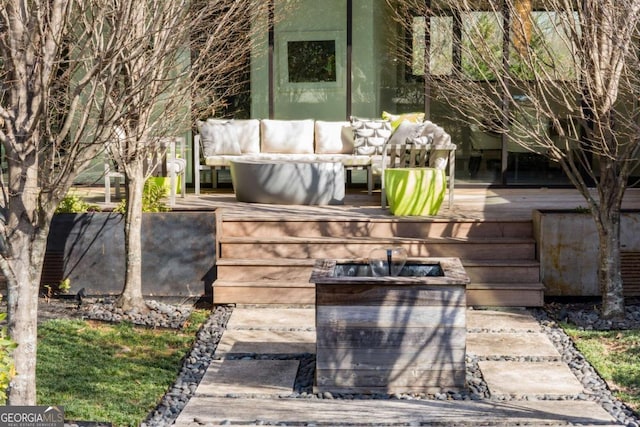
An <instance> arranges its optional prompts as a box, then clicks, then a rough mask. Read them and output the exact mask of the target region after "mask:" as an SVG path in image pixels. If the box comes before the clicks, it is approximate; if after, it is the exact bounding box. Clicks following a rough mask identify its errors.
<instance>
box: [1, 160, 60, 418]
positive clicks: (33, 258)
mask: <svg viewBox="0 0 640 427" xmlns="http://www.w3.org/2000/svg"><path fill="white" fill-rule="evenodd" d="M12 158H14V154H13V153H8V159H9V162H10V164H11V159H12ZM23 162H24V164H28V165H31V166H29V167H23V168H22V169H20V168H17V167H15V166H14V167H11V168H10V169H9V188H10V190H11V197H10V199H9V203H8V213H9V214H8V218H7V225H8V228H9V229H10V230H12V232H11V233H10V234H9V235H8V236H7V237H6V238H7V252H6V253H4V254H3V259H2V272H3V274H4V275H5V277H6V279H7V326H8V332H9V336H10V337H11V339H12V340H13V341H15V342H16V344H17V345H18V346H17V348H16V349H15V350H14V352H13V360H14V365H15V369H16V376H15V377H14V378H13V379H12V381H11V385H10V389H9V395H8V401H7V403H8V404H9V405H13V406H16V405H18V406H25V405H27V406H28V405H35V404H36V356H37V340H38V329H37V328H38V294H39V289H40V277H41V274H42V265H43V263H44V255H45V249H46V245H47V235H48V232H49V226H50V223H51V217H52V215H53V209H52V208H51V207H47V206H41V205H39V204H38V200H39V198H38V190H39V187H38V185H37V182H38V162H37V158H36V155H35V153H34V154H32V155H28V156H26V158H25V159H24V161H23ZM47 209H51V212H46V210H47Z"/></svg>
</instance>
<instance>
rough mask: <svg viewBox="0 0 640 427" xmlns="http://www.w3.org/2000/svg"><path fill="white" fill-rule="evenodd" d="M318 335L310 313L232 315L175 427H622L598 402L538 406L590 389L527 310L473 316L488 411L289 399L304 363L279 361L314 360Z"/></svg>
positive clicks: (482, 405) (474, 406) (471, 337)
mask: <svg viewBox="0 0 640 427" xmlns="http://www.w3.org/2000/svg"><path fill="white" fill-rule="evenodd" d="M314 326H315V312H314V309H313V308H309V309H306V308H302V309H300V308H295V309H294V308H256V307H247V308H236V309H234V311H233V314H232V316H231V319H230V321H229V324H228V325H227V330H226V331H225V333H224V335H223V337H222V340H221V342H220V344H219V346H218V350H217V351H216V354H215V355H214V356H215V358H216V360H215V361H214V362H213V363H212V364H211V366H210V367H209V369H208V371H207V373H206V374H205V376H204V378H203V379H202V381H201V383H200V385H199V387H198V389H197V391H196V393H195V395H194V396H193V397H192V398H191V400H190V401H189V403H188V404H187V406H186V407H185V408H184V409H183V411H182V413H181V414H180V416H179V417H178V419H177V420H176V423H175V425H177V426H202V425H259V424H276V423H278V425H316V426H318V425H358V424H360V425H376V424H377V425H479V424H481V425H516V424H517V425H536V426H537V425H581V426H586V425H593V426H607V425H618V424H617V423H616V421H615V420H614V419H613V418H612V417H611V415H609V414H608V413H607V412H606V411H605V410H604V409H603V408H602V407H600V406H599V405H598V404H597V403H595V402H590V401H583V400H537V399H538V398H539V396H541V395H544V396H548V397H553V395H558V396H566V395H578V394H580V393H584V389H583V387H582V385H581V384H580V382H579V381H578V380H577V378H576V377H575V376H574V375H573V374H572V372H571V370H570V369H569V367H568V366H567V365H566V364H565V363H562V362H561V361H560V355H559V353H558V351H557V350H556V349H555V347H554V346H553V344H552V343H551V341H550V340H549V339H548V337H547V336H546V335H545V334H544V332H542V331H541V328H540V325H539V324H538V322H537V321H536V320H535V319H534V318H533V317H532V316H531V315H530V314H529V313H528V312H526V311H525V310H510V311H502V310H501V311H484V310H468V311H467V329H468V331H469V332H468V334H467V353H469V354H474V355H476V356H479V357H480V361H479V363H478V365H479V367H480V370H481V371H482V374H483V377H484V380H485V382H486V383H487V386H488V388H489V390H490V392H491V395H492V399H491V400H483V401H439V400H399V399H389V400H385V399H375V400H369V399H356V400H342V399H317V398H292V397H289V396H290V395H291V393H292V392H293V387H294V382H295V379H296V374H297V370H298V366H299V361H298V360H281V359H278V358H277V357H276V356H277V355H282V354H298V353H314V352H315V332H314ZM247 353H251V354H252V355H253V356H254V357H247V358H244V357H242V355H243V354H247ZM255 355H260V356H259V357H255ZM272 356H273V358H272ZM505 356H507V359H509V358H510V357H509V356H511V357H513V359H515V360H503V358H504V357H505ZM523 357H524V359H525V360H528V359H527V358H526V357H529V358H531V359H532V361H530V362H529V361H522V359H523ZM500 396H509V397H514V396H515V397H517V399H515V400H513V399H512V400H505V401H501V400H500Z"/></svg>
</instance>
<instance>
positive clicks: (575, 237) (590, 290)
mask: <svg viewBox="0 0 640 427" xmlns="http://www.w3.org/2000/svg"><path fill="white" fill-rule="evenodd" d="M533 226H534V235H535V237H536V241H537V256H538V259H539V261H540V277H541V280H542V282H543V283H544V285H545V295H546V296H599V295H600V289H599V286H598V247H599V245H598V232H597V230H596V225H595V222H594V221H593V218H592V216H591V214H589V213H579V212H574V211H560V210H553V211H551V210H536V211H534V213H533ZM620 240H621V246H622V247H621V250H622V251H627V252H636V251H640V212H623V213H622V218H621V230H620Z"/></svg>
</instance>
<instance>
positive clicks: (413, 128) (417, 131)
mask: <svg viewBox="0 0 640 427" xmlns="http://www.w3.org/2000/svg"><path fill="white" fill-rule="evenodd" d="M424 127H425V125H424V123H411V122H410V121H408V120H405V121H403V122H402V123H400V125H399V126H398V127H397V128H396V130H395V132H393V135H391V138H390V139H389V144H406V143H407V141H409V142H410V143H411V142H412V141H413V140H414V139H415V138H418V137H419V136H420V135H422V131H423V130H424Z"/></svg>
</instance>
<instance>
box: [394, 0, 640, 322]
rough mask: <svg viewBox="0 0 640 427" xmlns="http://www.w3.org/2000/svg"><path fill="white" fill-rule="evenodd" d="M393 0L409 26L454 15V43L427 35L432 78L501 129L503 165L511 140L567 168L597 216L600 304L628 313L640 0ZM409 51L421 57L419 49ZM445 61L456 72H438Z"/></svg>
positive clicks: (458, 106) (439, 93)
mask: <svg viewBox="0 0 640 427" xmlns="http://www.w3.org/2000/svg"><path fill="white" fill-rule="evenodd" d="M387 1H388V3H389V4H390V5H391V6H392V8H393V10H395V11H396V17H397V18H398V19H397V22H398V23H399V24H400V27H402V28H403V29H404V31H405V32H406V31H411V32H413V33H415V30H416V28H417V27H416V25H418V26H420V22H422V29H423V31H425V28H426V29H429V28H430V27H429V26H428V25H427V26H425V24H424V23H426V22H431V21H432V20H433V19H436V17H438V16H447V17H449V19H451V20H452V22H453V24H452V27H453V31H452V32H451V35H450V37H449V39H450V40H451V41H452V42H451V43H444V44H439V45H438V44H434V43H429V38H428V37H426V38H424V39H422V40H421V41H422V47H423V48H424V49H425V51H424V52H423V53H422V59H423V61H422V63H421V64H420V66H421V67H422V70H423V73H424V76H425V84H426V85H428V86H427V87H428V88H431V89H432V90H433V93H434V95H435V96H436V97H437V98H440V99H442V100H444V101H446V103H447V105H449V106H450V107H451V108H452V109H453V110H454V111H455V112H456V113H457V114H456V115H457V117H456V118H455V119H456V120H459V122H460V123H466V124H474V125H477V126H479V127H481V128H483V127H484V128H485V129H486V128H487V127H492V128H493V130H494V131H497V132H500V133H501V134H502V135H503V150H502V153H503V160H502V162H503V163H502V169H503V170H505V169H506V165H507V164H506V154H507V151H506V148H505V147H507V146H508V144H513V143H515V144H518V145H520V146H522V147H524V148H525V149H527V150H530V151H532V152H535V153H539V154H542V155H544V156H547V157H548V158H549V159H551V160H552V161H553V162H557V163H558V164H559V165H560V166H561V167H562V170H563V171H564V173H565V174H566V176H567V177H568V179H569V180H570V181H571V182H572V183H573V185H574V186H575V187H576V188H577V189H578V190H579V192H580V193H581V194H582V196H583V197H584V198H585V200H586V202H587V204H588V208H589V210H590V212H591V215H592V217H593V219H594V221H595V223H596V226H597V230H598V235H599V242H598V243H599V277H598V281H599V284H600V289H601V292H602V298H603V309H602V313H601V314H602V316H603V317H608V318H611V317H616V316H620V315H623V314H624V297H623V292H622V278H621V272H620V271H621V269H620V210H621V203H622V199H623V196H624V193H625V189H626V188H627V185H628V181H629V179H630V176H631V173H632V172H633V171H634V169H635V168H636V167H637V166H638V151H639V150H640V144H639V142H640V128H639V126H638V114H639V112H640V110H638V95H639V90H640V85H639V83H640V74H638V70H639V69H640V62H639V57H638V53H639V52H640V50H639V47H640V46H639V45H638V41H639V40H640V38H639V35H640V34H639V31H640V25H639V19H640V0H615V1H614V0H584V1H578V0H539V1H532V0H504V1H471V0H442V1H437V2H436V1H432V2H428V1H427V2H425V1H421V0H387ZM427 4H432V5H433V7H427ZM436 5H437V7H436ZM534 6H535V10H534ZM535 11H546V12H550V13H540V14H536V13H535ZM536 16H537V17H538V18H536ZM414 18H415V19H414ZM416 23H418V24H416ZM425 34H427V35H430V34H429V32H428V31H425ZM433 36H434V37H435V35H433ZM432 40H433V38H432ZM443 46H449V47H450V48H451V51H450V52H443V51H442V50H441V49H442V47H443ZM400 51H401V52H404V53H401V55H402V56H403V57H404V59H405V60H407V61H408V62H410V63H411V64H412V65H413V66H415V65H416V64H415V57H414V58H413V60H412V59H411V57H410V56H408V54H409V53H411V49H409V50H406V49H404V50H403V49H400ZM424 58H429V61H425V60H424ZM443 60H445V62H447V61H448V63H449V64H450V66H449V67H448V69H447V72H446V73H443V75H435V74H434V73H432V72H431V70H432V69H438V70H442V68H443V67H442V63H439V62H438V61H440V62H442V61H443ZM444 68H445V69H446V68H447V67H444Z"/></svg>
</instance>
